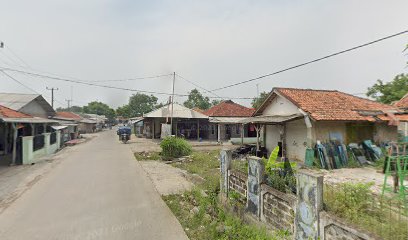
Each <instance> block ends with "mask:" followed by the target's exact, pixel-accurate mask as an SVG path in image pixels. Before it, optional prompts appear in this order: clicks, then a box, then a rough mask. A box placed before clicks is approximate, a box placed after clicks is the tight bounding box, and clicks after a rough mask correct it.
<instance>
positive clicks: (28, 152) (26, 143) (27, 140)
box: [21, 136, 34, 164]
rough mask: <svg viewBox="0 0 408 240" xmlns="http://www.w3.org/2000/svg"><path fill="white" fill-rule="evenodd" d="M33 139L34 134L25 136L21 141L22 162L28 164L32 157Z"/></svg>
mask: <svg viewBox="0 0 408 240" xmlns="http://www.w3.org/2000/svg"><path fill="white" fill-rule="evenodd" d="M33 140H34V136H26V137H23V139H22V141H21V142H22V144H23V164H29V163H31V161H32V159H33Z"/></svg>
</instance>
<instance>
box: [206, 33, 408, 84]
mask: <svg viewBox="0 0 408 240" xmlns="http://www.w3.org/2000/svg"><path fill="white" fill-rule="evenodd" d="M406 33H408V30H405V31H402V32H399V33H395V34H392V35H389V36H386V37H383V38H380V39H377V40H374V41H371V42H368V43H364V44H361V45H358V46H356V47H352V48H348V49H345V50H342V51H340V52H336V53H332V54H329V55H326V56H324V57H320V58H316V59H314V60H311V61H308V62H304V63H301V64H298V65H295V66H292V67H288V68H285V69H282V70H279V71H276V72H273V73H269V74H265V75H262V76H259V77H255V78H251V79H248V80H245V81H241V82H237V83H234V84H230V85H227V86H224V87H219V88H215V89H213V90H211V91H219V90H221V89H226V88H230V87H235V86H238V85H241V84H245V83H248V82H253V81H256V80H259V79H262V78H266V77H269V76H273V75H276V74H279V73H283V72H286V71H289V70H292V69H295V68H299V67H303V66H306V65H309V64H312V63H315V62H319V61H322V60H325V59H327V58H331V57H334V56H337V55H340V54H343V53H346V52H350V51H353V50H356V49H359V48H362V47H366V46H369V45H372V44H374V43H377V42H381V41H384V40H387V39H390V38H393V37H396V36H399V35H402V34H406Z"/></svg>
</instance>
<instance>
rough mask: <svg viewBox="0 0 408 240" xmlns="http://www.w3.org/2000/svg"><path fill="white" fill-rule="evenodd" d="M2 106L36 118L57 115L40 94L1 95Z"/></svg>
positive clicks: (0, 103) (0, 102)
mask: <svg viewBox="0 0 408 240" xmlns="http://www.w3.org/2000/svg"><path fill="white" fill-rule="evenodd" d="M0 105H2V106H4V107H7V108H10V109H13V110H15V111H18V112H21V113H25V114H29V115H31V116H34V117H41V118H49V117H53V116H54V115H55V111H54V109H53V108H52V106H51V105H50V104H49V103H48V102H47V100H45V99H44V97H43V96H42V95H40V94H21V93H0Z"/></svg>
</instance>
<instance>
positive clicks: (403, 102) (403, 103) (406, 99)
mask: <svg viewBox="0 0 408 240" xmlns="http://www.w3.org/2000/svg"><path fill="white" fill-rule="evenodd" d="M393 106H396V107H402V108H408V92H407V93H406V94H405V95H404V96H403V97H402V98H401V99H400V100H398V101H396V102H395V103H394V104H393Z"/></svg>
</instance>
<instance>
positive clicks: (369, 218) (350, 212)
mask: <svg viewBox="0 0 408 240" xmlns="http://www.w3.org/2000/svg"><path fill="white" fill-rule="evenodd" d="M371 186H373V183H369V184H367V183H341V184H336V185H325V186H324V191H323V193H324V196H323V199H324V205H325V210H326V211H328V212H330V213H332V214H334V215H336V216H338V217H340V218H343V219H344V220H346V221H347V222H349V223H352V224H355V225H357V226H358V227H360V228H363V229H365V230H367V231H369V232H372V233H374V234H376V235H377V236H380V237H381V238H382V239H390V240H391V239H401V240H402V239H407V237H408V228H407V221H406V218H405V217H403V216H402V215H400V214H401V213H403V209H402V206H401V203H399V202H398V201H397V203H396V202H395V200H394V201H392V199H387V198H384V199H379V198H378V197H377V196H375V195H373V193H372V192H371V190H370V188H371Z"/></svg>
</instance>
